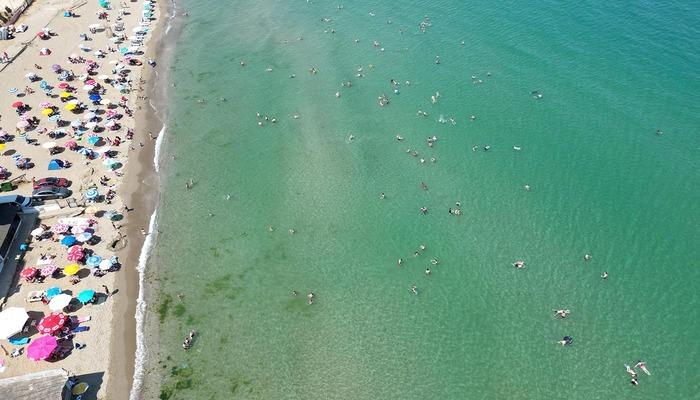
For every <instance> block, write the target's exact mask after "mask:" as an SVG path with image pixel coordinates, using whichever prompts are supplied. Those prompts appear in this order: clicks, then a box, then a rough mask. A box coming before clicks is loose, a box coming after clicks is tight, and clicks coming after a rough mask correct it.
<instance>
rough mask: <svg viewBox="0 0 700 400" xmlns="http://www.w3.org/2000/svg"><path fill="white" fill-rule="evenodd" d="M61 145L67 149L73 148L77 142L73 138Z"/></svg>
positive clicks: (76, 145)
mask: <svg viewBox="0 0 700 400" xmlns="http://www.w3.org/2000/svg"><path fill="white" fill-rule="evenodd" d="M63 146H64V147H66V148H68V149H71V150H73V149H75V148H76V147H78V143H77V142H76V141H75V140H69V141H67V142H66V143H65V144H64V145H63Z"/></svg>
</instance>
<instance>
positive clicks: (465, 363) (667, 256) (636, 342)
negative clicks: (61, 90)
mask: <svg viewBox="0 0 700 400" xmlns="http://www.w3.org/2000/svg"><path fill="white" fill-rule="evenodd" d="M337 5H338V3H337V2H327V1H312V2H309V3H307V2H305V1H298V0H294V1H291V0H279V1H272V0H257V1H239V0H236V1H232V2H225V3H221V2H213V1H198V2H195V1H184V2H183V3H182V4H180V7H181V8H182V10H187V11H188V12H189V17H187V18H186V19H185V26H184V30H183V32H182V35H181V37H180V39H179V42H178V45H177V52H176V55H175V57H174V60H173V64H172V73H171V80H172V82H173V83H175V84H176V86H175V87H173V88H171V93H170V101H169V109H170V119H169V121H168V123H167V125H168V128H167V139H166V144H165V148H164V151H163V154H164V156H163V159H162V166H161V174H162V177H161V179H162V181H163V193H162V201H161V204H160V206H159V211H158V213H159V219H158V226H159V230H160V231H161V232H162V233H160V234H159V235H158V238H157V243H156V245H155V247H154V249H153V251H152V253H151V263H150V265H149V269H150V271H151V273H152V274H154V275H155V277H156V280H157V282H158V286H157V290H156V293H154V294H152V296H151V299H150V301H149V303H150V304H151V306H150V314H149V318H150V319H151V322H153V323H154V325H157V326H158V327H159V329H158V330H159V332H158V335H157V337H158V339H157V343H156V340H152V343H150V345H151V347H150V348H151V353H150V354H151V359H150V368H151V369H150V370H151V371H154V370H155V371H156V372H155V373H149V374H148V375H147V376H146V385H145V386H146V388H147V390H146V393H145V394H144V398H158V397H159V396H160V398H162V399H166V398H170V399H193V398H196V399H225V398H235V399H419V398H420V399H692V398H700V394H699V393H700V383H699V382H700V380H698V378H699V377H700V372H698V368H697V361H698V360H700V345H698V340H697V334H698V331H699V330H700V311H698V309H699V307H700V294H698V293H700V292H699V291H698V282H699V279H700V269H698V267H697V265H696V264H697V262H698V260H699V259H700V251H698V249H699V248H700V247H699V246H698V243H699V242H700V229H699V228H698V226H699V224H698V222H699V220H700V218H699V217H700V205H699V201H698V200H700V173H699V170H700V168H699V167H700V164H699V162H698V152H699V151H700V135H699V132H698V127H699V126H700V117H699V116H700V106H699V104H700V95H699V94H698V93H700V56H699V55H698V51H697V50H698V49H700V31H699V28H698V27H699V26H700V8H699V7H697V4H694V3H693V2H689V1H688V2H684V1H670V2H663V4H656V3H653V2H636V3H627V4H624V5H622V4H619V5H618V4H610V2H603V1H588V2H576V3H562V2H555V1H540V2H536V4H534V3H533V4H526V3H523V2H488V1H475V2H462V1H457V0H439V1H431V2H428V1H422V0H420V1H419V0H405V1H401V2H387V1H382V2H380V1H365V0H358V1H353V2H348V3H346V4H344V7H343V8H342V9H341V10H339V9H337ZM182 10H181V11H182ZM425 16H428V17H429V20H430V22H431V26H430V27H428V28H427V29H426V31H425V32H424V33H422V32H420V30H419V24H420V22H421V21H424V18H425ZM323 18H328V19H330V21H327V22H324V21H323ZM333 30H334V31H335V32H334V33H333ZM300 38H301V40H300ZM356 39H359V41H357V42H356ZM375 40H376V41H378V42H379V45H378V46H374V45H373V41H375ZM462 41H464V44H463V45H462V44H461V42H462ZM382 48H383V49H384V50H383V51H382V50H381V49H382ZM438 55H439V57H440V64H439V65H438V64H436V63H435V57H436V56H438ZM241 61H243V62H245V66H241V65H240V62H241ZM360 67H361V68H362V71H361V73H362V74H363V75H364V76H363V77H357V76H356V74H358V69H359V68H360ZM268 68H271V69H272V70H271V71H266V70H267V69H268ZM310 68H315V69H316V70H317V71H318V72H317V73H316V74H315V75H314V74H310V73H309V69H310ZM292 74H294V75H295V77H294V78H290V75H292ZM472 76H474V78H472ZM391 79H395V80H396V81H398V82H399V83H400V86H399V87H398V89H399V91H400V94H394V92H393V89H394V88H393V87H392V85H391V83H390V80H391ZM346 81H350V82H351V83H352V87H349V88H348V87H344V86H342V85H341V83H342V82H346ZM406 81H410V85H408V84H406ZM533 91H539V92H540V93H541V94H542V98H539V99H536V98H535V97H533V96H532V95H531V92H533ZM336 92H339V93H340V97H339V98H336V95H335V93H336ZM436 92H439V93H440V96H439V99H438V101H437V103H436V104H432V102H431V99H430V98H431V96H432V95H434V94H435V93H436ZM382 94H386V95H387V96H388V97H389V98H390V101H391V102H390V104H389V105H387V106H385V107H380V106H379V105H378V102H377V98H378V96H380V95H382ZM223 98H225V100H223ZM417 110H423V111H425V112H427V113H428V114H429V115H428V116H427V117H419V116H417V115H416V112H417ZM256 112H260V113H261V114H262V115H268V116H270V117H271V118H276V120H277V122H276V123H271V122H269V121H264V120H263V119H258V118H256ZM295 114H297V115H298V116H299V117H298V118H297V119H295V118H294V117H293V116H294V115H295ZM441 115H443V116H444V119H446V120H447V122H446V123H444V124H443V123H440V122H439V121H438V120H439V118H440V116H441ZM472 115H473V116H475V117H476V119H475V120H474V121H470V119H469V117H470V116H472ZM450 117H453V118H454V119H455V123H456V124H455V125H453V124H452V123H451V122H449V118H450ZM258 121H262V122H263V126H258ZM657 129H660V130H661V131H663V135H657V134H656V131H657ZM397 134H400V135H402V136H403V138H404V140H403V141H397V140H396V139H395V136H396V135H397ZM350 135H353V136H354V139H353V140H350V139H349V137H350ZM433 135H434V136H437V137H438V141H437V142H436V143H435V145H434V147H432V148H430V147H428V146H427V144H426V138H427V137H430V136H433ZM473 145H479V146H480V147H479V148H478V149H477V151H472V146H473ZM486 145H489V146H491V147H490V150H489V151H484V150H482V149H481V147H483V146H486ZM513 146H519V147H521V148H522V150H521V151H514V150H513ZM407 149H411V150H415V151H417V152H418V153H419V155H418V156H417V157H412V156H411V155H409V154H407V153H406V151H407ZM172 156H174V159H173V158H171V157H172ZM433 157H434V158H435V161H434V162H432V161H431V158H433ZM420 158H424V159H425V160H426V162H425V163H421V162H420ZM189 179H193V180H194V181H195V185H194V187H193V188H192V189H187V188H185V182H186V181H187V180H189ZM421 182H425V184H427V185H428V187H429V190H427V191H426V190H422V189H421V187H420V183H421ZM526 184H528V185H530V187H531V190H530V191H529V192H528V191H526V190H525V189H524V185H526ZM381 192H384V193H385V194H386V198H385V199H383V200H382V199H380V198H379V194H380V193H381ZM227 194H230V199H228V200H227ZM456 202H460V203H461V210H462V215H461V216H454V215H450V214H449V213H448V212H447V211H448V208H450V207H452V208H454V207H455V203H456ZM423 206H425V207H428V209H429V211H428V213H427V215H422V214H421V212H420V210H419V208H420V207H423ZM269 226H271V227H273V228H274V230H273V231H270V230H269V228H268V227H269ZM289 229H294V230H295V231H296V233H294V234H290V233H289V232H288V230H289ZM421 244H423V245H425V246H426V250H425V251H423V252H421V254H420V255H419V256H414V252H415V251H416V250H418V249H419V246H420V245H421ZM586 253H590V254H591V255H592V256H593V259H592V260H590V261H588V262H585V261H583V255H584V254H586ZM398 258H403V260H404V262H403V265H402V266H401V267H400V268H399V267H397V259H398ZM431 259H438V260H439V264H438V265H432V264H431V262H430V260H431ZM516 259H523V260H525V261H526V263H527V266H526V268H525V269H523V270H516V269H514V268H513V267H512V266H511V263H512V262H513V261H514V260H516ZM426 268H431V270H432V274H431V276H426V275H425V273H424V270H425V269H426ZM603 271H608V272H609V274H610V278H609V279H608V280H607V281H603V280H601V278H600V275H601V273H602V272H603ZM412 284H415V285H416V286H417V287H418V293H419V294H418V295H417V296H416V295H412V294H411V293H410V291H409V287H410V286H411V285H412ZM292 290H296V291H298V292H299V294H298V295H297V296H293V295H292V294H291V291H292ZM309 291H313V292H314V294H315V295H316V301H315V303H314V304H313V305H311V306H308V305H307V304H306V297H305V295H306V293H308V292H309ZM177 294H181V295H182V300H179V299H178V297H177ZM555 308H565V309H570V310H571V312H572V313H571V316H570V317H569V318H567V319H565V320H559V319H556V318H554V316H553V313H552V310H553V309H555ZM190 329H196V330H197V338H196V340H195V343H194V345H193V347H192V349H190V350H189V351H187V352H185V351H183V350H182V348H181V343H182V340H183V339H184V337H185V336H186V335H187V333H188V332H189V330H190ZM564 335H571V336H572V337H573V338H574V344H573V345H572V346H568V347H566V348H562V347H561V346H558V345H557V344H556V342H557V341H558V340H560V339H561V337H562V336H564ZM154 336H155V335H154ZM640 359H641V360H644V361H646V362H647V365H648V366H649V368H650V370H651V372H652V374H653V375H652V376H646V375H644V376H641V377H640V385H639V386H637V387H633V386H632V385H630V383H629V379H628V376H627V374H626V373H625V370H624V367H623V364H624V363H627V364H632V365H634V364H635V363H636V362H637V360H640Z"/></svg>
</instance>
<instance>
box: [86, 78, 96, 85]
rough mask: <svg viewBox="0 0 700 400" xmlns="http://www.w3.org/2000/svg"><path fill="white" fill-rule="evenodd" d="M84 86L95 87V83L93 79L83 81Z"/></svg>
mask: <svg viewBox="0 0 700 400" xmlns="http://www.w3.org/2000/svg"><path fill="white" fill-rule="evenodd" d="M85 84H86V85H96V84H97V82H95V80H94V79H88V80H86V81H85Z"/></svg>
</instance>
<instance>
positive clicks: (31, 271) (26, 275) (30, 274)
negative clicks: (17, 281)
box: [19, 267, 39, 280]
mask: <svg viewBox="0 0 700 400" xmlns="http://www.w3.org/2000/svg"><path fill="white" fill-rule="evenodd" d="M38 272H39V270H38V269H36V268H34V267H29V268H25V269H23V270H22V272H20V273H19V276H20V277H22V279H26V280H30V279H32V278H34V277H35V276H36V274H37V273H38Z"/></svg>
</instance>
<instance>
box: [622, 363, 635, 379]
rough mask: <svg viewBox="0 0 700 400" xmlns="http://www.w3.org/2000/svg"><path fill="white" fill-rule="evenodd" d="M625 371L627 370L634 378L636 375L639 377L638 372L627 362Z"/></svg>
mask: <svg viewBox="0 0 700 400" xmlns="http://www.w3.org/2000/svg"><path fill="white" fill-rule="evenodd" d="M625 372H627V373H628V374H629V375H630V376H631V377H632V378H636V377H637V373H636V372H634V370H633V369H632V367H630V366H629V365H627V364H625Z"/></svg>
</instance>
